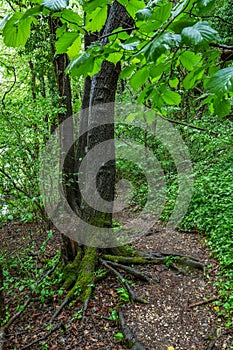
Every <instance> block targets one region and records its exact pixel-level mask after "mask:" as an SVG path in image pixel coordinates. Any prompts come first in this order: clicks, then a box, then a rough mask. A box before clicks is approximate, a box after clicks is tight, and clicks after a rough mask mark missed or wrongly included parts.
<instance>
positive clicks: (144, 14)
mask: <svg viewBox="0 0 233 350" xmlns="http://www.w3.org/2000/svg"><path fill="white" fill-rule="evenodd" d="M151 15H152V11H151V9H150V8H148V7H145V8H144V9H141V10H139V11H137V12H136V18H137V20H138V21H146V20H147V19H148V18H150V17H151Z"/></svg>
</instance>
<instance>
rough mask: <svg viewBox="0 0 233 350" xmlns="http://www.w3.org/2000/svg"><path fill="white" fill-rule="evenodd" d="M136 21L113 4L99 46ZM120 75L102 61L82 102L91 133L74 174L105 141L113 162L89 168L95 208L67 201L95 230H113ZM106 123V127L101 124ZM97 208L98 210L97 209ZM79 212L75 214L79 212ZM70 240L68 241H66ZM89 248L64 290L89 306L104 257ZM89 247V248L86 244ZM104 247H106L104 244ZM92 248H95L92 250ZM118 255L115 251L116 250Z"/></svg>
mask: <svg viewBox="0 0 233 350" xmlns="http://www.w3.org/2000/svg"><path fill="white" fill-rule="evenodd" d="M132 24H133V21H132V19H131V18H130V17H129V16H128V14H127V11H126V9H125V8H124V7H123V6H122V5H120V4H119V3H118V2H114V3H113V5H112V6H111V7H110V9H109V13H108V18H107V21H106V24H105V27H104V29H103V31H102V33H101V34H100V35H101V36H103V37H104V39H103V40H100V45H105V44H106V42H107V40H108V38H107V35H108V34H110V33H111V32H112V31H113V30H115V29H116V28H118V27H120V26H121V27H123V28H126V30H127V28H130V27H132ZM95 39H96V34H95V35H93V36H92V35H90V36H86V38H85V46H86V47H87V46H88V45H90V43H91V42H92V41H93V40H95ZM120 71H121V67H120V64H119V63H117V64H116V65H115V64H113V63H111V62H108V61H103V63H102V66H101V69H100V71H99V72H98V73H97V74H96V75H94V76H93V77H92V79H90V78H89V77H87V78H86V79H85V85H84V94H83V101H82V111H81V114H80V117H81V118H80V134H82V131H83V130H84V129H86V128H87V125H88V132H87V133H84V134H82V136H81V137H80V138H79V142H78V145H77V149H76V162H75V172H78V171H79V165H80V162H79V159H80V158H81V159H82V158H84V157H85V155H86V154H87V153H88V152H89V151H91V150H92V149H94V148H95V147H96V146H97V145H100V144H104V142H105V141H109V143H108V148H107V149H106V148H105V149H104V152H106V154H107V158H108V159H110V161H107V162H105V163H104V164H101V166H99V165H100V164H99V163H98V162H99V159H98V158H96V159H94V161H93V162H91V163H90V164H88V165H87V166H88V169H87V171H86V174H87V176H86V177H85V183H86V186H87V190H88V187H89V185H90V184H91V183H90V181H92V179H93V177H92V172H95V170H94V169H95V167H96V166H97V168H98V169H99V171H98V173H97V176H96V178H95V181H96V192H91V193H89V195H90V196H91V197H92V198H91V199H92V202H93V201H94V204H95V205H94V207H93V206H91V205H88V204H87V203H86V202H85V200H84V199H83V198H81V195H80V191H79V188H78V186H77V188H76V189H75V190H74V191H73V193H72V194H71V196H74V195H75V197H76V198H75V200H71V198H69V196H68V198H67V200H68V202H69V204H70V205H71V207H72V209H73V210H76V208H75V206H77V207H78V208H77V210H78V212H79V214H80V215H81V216H82V218H83V219H84V220H85V221H86V222H88V223H90V224H91V225H93V226H94V227H104V228H105V227H106V228H109V227H111V226H112V203H113V200H114V188H115V159H114V158H115V152H114V101H115V95H116V91H117V82H118V78H119V74H120ZM103 121H106V124H104V125H103V124H102V123H103ZM97 195H99V196H100V198H102V199H104V201H105V205H106V210H105V211H100V210H98V199H97V200H96V201H95V198H97V197H98V196H97ZM95 206H96V207H95ZM77 210H76V211H77ZM67 240H69V238H67ZM89 243H90V244H89V245H90V247H87V246H86V247H82V246H80V247H78V249H77V255H76V256H75V257H73V258H74V259H73V263H71V264H68V265H67V266H66V268H65V270H64V287H65V288H66V289H69V288H70V287H71V286H73V288H72V289H71V290H70V292H69V293H68V296H67V298H68V299H69V298H70V297H72V296H73V295H74V294H77V291H78V293H79V295H80V298H81V299H82V300H83V302H84V303H86V302H87V301H88V299H89V295H90V292H91V287H90V286H91V285H92V284H93V280H94V272H95V270H96V266H97V264H98V261H99V259H98V258H99V256H100V255H101V253H102V252H101V249H99V248H93V246H96V242H91V240H90V241H89ZM86 245H87V244H86ZM103 245H104V244H103ZM91 246H92V248H91ZM114 253H116V250H114Z"/></svg>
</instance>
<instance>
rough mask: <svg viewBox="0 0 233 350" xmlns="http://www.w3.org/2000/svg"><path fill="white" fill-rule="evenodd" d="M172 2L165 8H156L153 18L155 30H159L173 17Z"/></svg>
mask: <svg viewBox="0 0 233 350" xmlns="http://www.w3.org/2000/svg"><path fill="white" fill-rule="evenodd" d="M171 10H172V2H169V3H168V4H165V5H163V6H156V7H155V9H154V12H153V14H152V16H151V20H152V21H153V23H154V25H155V27H154V30H156V29H158V28H159V27H160V26H161V25H162V24H163V23H165V22H166V21H167V20H168V18H169V17H170V15H171Z"/></svg>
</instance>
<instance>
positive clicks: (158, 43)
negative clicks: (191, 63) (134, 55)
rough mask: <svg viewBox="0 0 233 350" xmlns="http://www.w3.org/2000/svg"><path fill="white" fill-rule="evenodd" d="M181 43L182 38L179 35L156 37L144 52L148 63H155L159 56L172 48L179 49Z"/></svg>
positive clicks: (166, 34)
mask: <svg viewBox="0 0 233 350" xmlns="http://www.w3.org/2000/svg"><path fill="white" fill-rule="evenodd" d="M180 41H181V37H180V35H179V34H172V33H165V34H162V35H160V36H159V37H156V38H155V39H154V40H153V41H152V43H150V44H148V45H147V46H146V47H145V48H144V49H143V50H142V52H144V54H145V57H146V59H147V61H153V62H155V61H156V59H157V58H158V57H159V56H161V55H162V54H163V53H165V52H166V51H168V50H170V49H171V48H172V47H179V45H180Z"/></svg>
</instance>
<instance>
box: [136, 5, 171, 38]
mask: <svg viewBox="0 0 233 350" xmlns="http://www.w3.org/2000/svg"><path fill="white" fill-rule="evenodd" d="M171 10H172V3H167V4H165V5H160V6H156V7H155V8H154V9H153V11H152V10H151V9H149V8H148V7H145V8H144V9H142V10H139V11H138V12H137V13H136V16H137V20H138V21H139V22H138V23H137V25H138V26H139V27H140V31H143V32H145V33H149V32H150V33H151V32H154V31H155V30H156V29H158V28H160V27H161V26H162V25H163V24H164V23H165V22H166V21H167V19H168V18H169V17H170V15H171ZM142 21H143V22H142Z"/></svg>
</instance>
